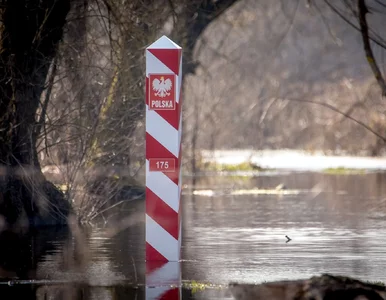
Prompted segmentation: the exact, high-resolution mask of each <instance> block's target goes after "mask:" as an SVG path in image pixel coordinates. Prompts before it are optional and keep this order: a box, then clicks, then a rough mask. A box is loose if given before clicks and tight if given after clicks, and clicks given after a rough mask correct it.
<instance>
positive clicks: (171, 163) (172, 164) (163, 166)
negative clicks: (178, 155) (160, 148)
mask: <svg viewBox="0 0 386 300" xmlns="http://www.w3.org/2000/svg"><path fill="white" fill-rule="evenodd" d="M175 170H176V161H175V159H174V158H150V159H149V171H150V172H174V171H175Z"/></svg>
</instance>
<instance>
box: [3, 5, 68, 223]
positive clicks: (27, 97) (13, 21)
mask: <svg viewBox="0 0 386 300" xmlns="http://www.w3.org/2000/svg"><path fill="white" fill-rule="evenodd" d="M69 10H70V0H4V1H2V5H1V6H0V17H1V27H0V34H1V40H0V43H1V44H0V74H1V77H0V99H1V100H0V163H1V171H2V172H1V173H0V174H1V177H0V179H1V181H0V214H2V215H3V216H4V219H5V221H6V222H7V223H8V224H16V223H19V222H22V221H24V222H26V221H28V223H29V224H35V225H36V224H47V223H57V222H60V223H62V222H63V221H64V220H65V219H66V216H67V214H68V213H69V210H70V207H69V204H68V202H67V201H65V199H64V197H63V195H62V193H61V192H59V191H58V190H57V189H56V188H55V186H54V185H53V184H51V183H50V182H48V181H46V180H45V178H44V176H43V174H42V172H41V169H40V165H39V161H38V156H37V151H36V139H37V127H39V126H37V121H36V115H37V112H38V109H39V105H40V97H41V95H42V92H43V91H44V88H45V83H46V77H47V74H48V73H49V69H50V65H51V63H52V60H53V58H54V57H55V54H56V52H57V46H58V43H59V41H60V40H61V38H62V35H63V27H64V25H65V22H66V16H67V14H68V12H69Z"/></svg>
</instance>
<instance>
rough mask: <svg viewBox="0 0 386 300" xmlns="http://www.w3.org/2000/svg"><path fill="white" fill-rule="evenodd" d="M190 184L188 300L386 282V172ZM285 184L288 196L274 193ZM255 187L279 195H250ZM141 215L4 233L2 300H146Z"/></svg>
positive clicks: (127, 211)
mask: <svg viewBox="0 0 386 300" xmlns="http://www.w3.org/2000/svg"><path fill="white" fill-rule="evenodd" d="M185 183H186V185H187V186H186V187H185V189H184V195H183V244H182V256H183V261H182V263H181V271H182V279H183V283H184V284H185V285H187V286H190V288H184V289H183V290H182V293H183V299H232V297H231V295H230V294H229V292H228V291H227V289H226V285H227V284H228V283H229V282H231V281H238V282H247V283H260V282H263V281H273V280H280V279H299V278H307V277H310V276H313V275H320V274H321V273H332V274H335V275H337V274H339V275H347V276H353V277H356V278H359V279H363V280H372V281H386V272H385V268H384V266H385V265H386V254H385V253H386V252H385V249H386V238H385V237H384V228H385V227H386V174H382V173H369V174H363V175H327V174H317V173H283V174H274V173H272V174H266V175H261V176H257V177H253V178H249V177H230V176H228V177H200V178H199V179H198V181H197V183H196V186H195V187H192V186H191V185H190V178H186V180H185ZM279 184H284V185H285V187H286V190H275V187H276V186H277V185H279ZM257 189H262V190H266V191H275V192H272V193H268V192H267V193H255V192H251V193H248V192H247V191H248V190H252V191H256V190H257ZM203 190H205V191H210V190H212V191H213V192H212V193H200V191H203ZM241 190H242V191H244V192H243V193H241V195H237V193H232V191H233V192H234V191H241ZM285 191H288V193H285ZM290 191H294V192H293V193H291V192H290ZM143 209H144V202H141V201H138V202H136V203H132V204H130V205H129V204H128V205H126V206H125V207H123V209H122V211H121V216H120V220H122V216H123V217H124V220H123V221H121V222H115V223H114V222H113V221H110V222H107V224H106V225H103V226H102V225H100V226H95V227H91V228H87V229H82V230H81V229H79V230H75V231H71V233H69V232H67V231H66V230H65V229H56V231H52V230H51V229H50V230H49V229H47V230H40V231H39V232H37V233H28V234H24V235H17V236H16V235H11V234H2V235H0V245H1V246H0V276H1V278H2V279H3V280H2V281H3V282H2V283H3V284H2V285H0V293H1V295H2V296H1V299H19V298H20V299H63V300H65V299H74V300H78V299H79V300H81V299H82V300H86V299H87V300H89V299H90V300H91V299H92V300H94V299H106V300H108V299H115V300H120V299H122V300H123V299H145V275H144V274H145V263H144V249H145V243H144V229H145V228H144V211H143ZM116 217H117V216H115V217H114V218H115V219H117V218H116ZM285 235H288V236H290V237H291V238H292V240H291V241H290V242H288V243H286V238H285ZM197 282H199V283H211V284H212V286H210V287H209V286H206V285H204V286H201V285H200V286H198V287H196V285H197ZM7 297H8V298H7Z"/></svg>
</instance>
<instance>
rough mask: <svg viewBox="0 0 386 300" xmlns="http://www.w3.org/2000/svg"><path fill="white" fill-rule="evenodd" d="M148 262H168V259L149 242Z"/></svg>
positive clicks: (147, 246) (147, 248)
mask: <svg viewBox="0 0 386 300" xmlns="http://www.w3.org/2000/svg"><path fill="white" fill-rule="evenodd" d="M146 260H147V261H160V262H168V260H167V259H166V257H164V256H163V255H162V254H161V253H159V252H158V251H157V250H156V249H154V248H153V247H152V246H151V245H150V244H149V243H148V242H146Z"/></svg>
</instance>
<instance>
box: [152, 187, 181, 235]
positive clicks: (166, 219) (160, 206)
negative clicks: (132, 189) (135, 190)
mask: <svg viewBox="0 0 386 300" xmlns="http://www.w3.org/2000/svg"><path fill="white" fill-rule="evenodd" d="M146 213H147V214H148V215H149V217H151V218H152V219H153V220H154V221H156V222H157V223H158V225H160V226H161V227H162V228H163V229H165V230H166V231H167V232H168V233H169V234H170V235H172V236H173V237H174V238H175V239H176V240H178V212H176V211H174V210H173V209H172V208H171V207H170V206H169V205H167V204H166V203H165V202H164V201H163V200H162V199H161V198H159V197H158V196H157V195H156V194H154V193H153V192H152V191H151V190H150V189H149V188H146Z"/></svg>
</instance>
